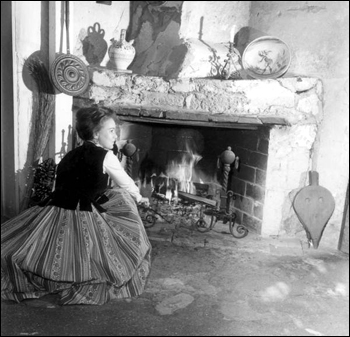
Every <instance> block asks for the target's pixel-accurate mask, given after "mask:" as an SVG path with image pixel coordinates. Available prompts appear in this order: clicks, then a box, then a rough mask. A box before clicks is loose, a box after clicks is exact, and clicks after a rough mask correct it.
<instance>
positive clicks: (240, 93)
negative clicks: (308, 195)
mask: <svg viewBox="0 0 350 337" xmlns="http://www.w3.org/2000/svg"><path fill="white" fill-rule="evenodd" d="M90 70H91V79H92V83H91V86H90V88H89V91H88V92H87V93H85V94H84V95H83V96H81V97H74V101H73V103H74V105H73V111H76V109H78V108H80V107H82V106H90V105H91V104H99V105H103V106H107V107H109V108H111V109H113V110H114V111H115V112H116V114H117V115H118V116H119V118H120V123H121V138H122V140H124V142H125V141H126V140H127V139H128V140H130V141H131V142H132V143H133V144H134V145H135V146H136V147H137V148H139V149H140V152H139V157H140V160H139V161H138V162H135V161H134V163H133V168H132V176H133V178H134V179H135V180H138V179H140V178H142V174H144V173H145V167H148V168H150V169H151V170H153V171H155V172H154V173H155V174H158V175H159V174H160V172H162V171H166V167H167V166H168V164H169V163H170V162H174V161H175V162H176V161H177V160H182V159H183V157H185V158H186V156H188V155H189V153H190V152H191V154H195V155H198V156H200V157H201V160H199V161H197V163H196V167H195V171H194V173H193V179H194V180H198V181H203V182H209V181H210V182H213V183H216V184H220V183H221V181H220V180H221V177H220V172H218V170H217V167H216V165H217V159H218V156H219V155H220V154H221V153H222V152H223V151H224V150H225V149H227V147H228V146H230V147H231V148H232V150H233V152H234V153H235V154H236V155H237V156H238V157H239V158H240V167H239V169H235V168H232V170H231V172H230V177H229V183H228V188H229V189H231V190H232V191H233V193H234V196H235V198H234V200H233V203H232V207H233V209H234V211H235V213H236V214H237V218H236V221H237V223H242V224H244V225H245V226H247V227H249V228H250V229H252V230H255V231H256V232H257V233H259V234H261V235H263V236H269V235H279V234H280V233H282V232H285V233H287V234H291V235H293V234H295V233H297V232H299V231H303V229H302V227H301V225H300V223H299V221H298V219H297V218H296V216H295V213H294V211H293V209H292V207H291V201H292V197H293V196H294V194H295V192H296V191H297V190H298V189H300V188H301V187H302V186H305V184H306V183H307V181H306V180H307V178H308V175H307V172H308V171H309V170H310V168H311V167H310V165H311V164H310V163H311V156H312V149H313V144H314V142H315V137H316V131H317V127H318V123H319V122H320V120H322V84H321V82H320V81H319V80H318V79H313V78H302V77H294V78H282V79H276V80H237V81H231V80H228V81H222V80H213V79H197V78H193V79H191V78H186V79H185V78H182V79H172V80H165V79H163V78H159V77H150V76H140V75H129V74H120V73H117V72H113V71H112V70H107V69H101V68H91V69H90ZM185 140H186V142H190V144H191V146H192V147H191V146H190V147H189V148H188V147H186V146H188V144H187V143H186V142H185ZM185 143H186V145H185ZM181 158H182V159H181ZM147 165H148V166H147ZM164 174H165V173H164ZM215 179H216V180H215ZM198 181H194V182H198Z"/></svg>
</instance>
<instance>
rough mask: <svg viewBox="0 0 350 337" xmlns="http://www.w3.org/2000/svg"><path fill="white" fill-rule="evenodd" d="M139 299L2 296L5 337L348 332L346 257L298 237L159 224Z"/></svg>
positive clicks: (219, 226)
mask: <svg viewBox="0 0 350 337" xmlns="http://www.w3.org/2000/svg"><path fill="white" fill-rule="evenodd" d="M147 232H148V235H149V237H150V240H151V242H152V246H153V253H152V256H153V265H152V272H151V274H150V277H149V281H148V284H147V288H146V291H145V292H144V294H143V295H142V296H140V297H138V298H133V299H126V300H119V301H112V302H110V303H107V304H105V305H103V306H68V307H61V306H58V305H57V302H56V301H57V298H55V297H53V296H47V297H45V298H42V299H40V300H32V301H26V302H25V303H20V304H14V303H11V302H4V301H3V302H2V303H1V308H2V310H1V318H2V320H1V335H2V336H24V335H37V336H349V256H348V255H347V254H343V253H341V252H339V251H337V250H331V249H328V248H326V247H323V246H322V240H321V242H320V247H319V248H318V249H317V250H316V249H313V248H309V247H308V246H307V245H305V244H304V243H303V242H302V241H300V240H299V239H295V238H293V239H291V238H281V237H276V238H271V239H263V238H261V237H260V236H258V235H256V234H254V233H249V234H248V236H247V237H245V238H243V239H236V238H234V237H233V236H232V235H231V234H229V231H228V227H227V226H226V225H223V224H221V223H218V224H217V225H216V226H215V227H214V229H213V230H211V231H210V232H208V233H199V232H197V231H196V230H193V229H192V228H187V227H180V228H175V227H174V226H173V225H171V224H168V223H157V224H156V225H155V226H154V227H152V228H149V229H148V230H147Z"/></svg>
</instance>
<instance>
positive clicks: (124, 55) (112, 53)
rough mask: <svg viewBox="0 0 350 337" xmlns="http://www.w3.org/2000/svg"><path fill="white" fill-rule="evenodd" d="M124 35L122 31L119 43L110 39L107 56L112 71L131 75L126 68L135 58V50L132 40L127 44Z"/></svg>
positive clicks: (124, 32)
mask: <svg viewBox="0 0 350 337" xmlns="http://www.w3.org/2000/svg"><path fill="white" fill-rule="evenodd" d="M125 35H126V30H125V29H122V30H121V32H120V40H119V41H116V40H115V39H111V42H112V44H111V46H110V47H109V49H108V55H109V59H110V63H111V65H112V67H113V69H116V70H118V71H121V72H127V73H131V72H132V71H131V70H128V69H127V68H128V66H129V65H130V63H131V62H132V61H133V59H134V57H135V48H134V47H133V46H132V44H133V43H134V40H131V41H129V42H127V41H126V40H125Z"/></svg>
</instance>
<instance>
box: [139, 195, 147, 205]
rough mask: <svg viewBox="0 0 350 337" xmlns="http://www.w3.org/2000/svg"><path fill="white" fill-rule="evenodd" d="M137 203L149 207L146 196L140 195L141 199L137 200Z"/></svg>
mask: <svg viewBox="0 0 350 337" xmlns="http://www.w3.org/2000/svg"><path fill="white" fill-rule="evenodd" d="M139 205H142V206H144V207H149V199H148V198H146V197H142V199H141V200H140V202H139Z"/></svg>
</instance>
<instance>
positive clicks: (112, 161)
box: [103, 151, 142, 202]
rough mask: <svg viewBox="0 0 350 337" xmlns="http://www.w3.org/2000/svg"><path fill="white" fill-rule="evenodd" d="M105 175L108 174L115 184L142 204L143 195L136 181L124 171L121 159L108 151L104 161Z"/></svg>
mask: <svg viewBox="0 0 350 337" xmlns="http://www.w3.org/2000/svg"><path fill="white" fill-rule="evenodd" d="M103 170H104V173H107V174H108V175H109V176H110V178H111V179H112V180H113V181H114V183H115V184H116V185H117V186H119V187H121V188H123V189H125V190H127V191H128V192H129V193H130V194H131V195H132V197H133V198H134V199H135V200H136V202H140V201H141V199H142V195H141V194H140V190H139V188H138V187H137V186H136V184H135V182H134V180H132V179H131V178H130V177H129V175H128V174H127V173H126V172H125V170H124V169H123V167H122V165H121V163H120V161H119V159H118V158H117V157H116V156H115V155H114V154H113V152H112V151H108V152H107V154H106V156H105V159H104V161H103Z"/></svg>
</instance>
